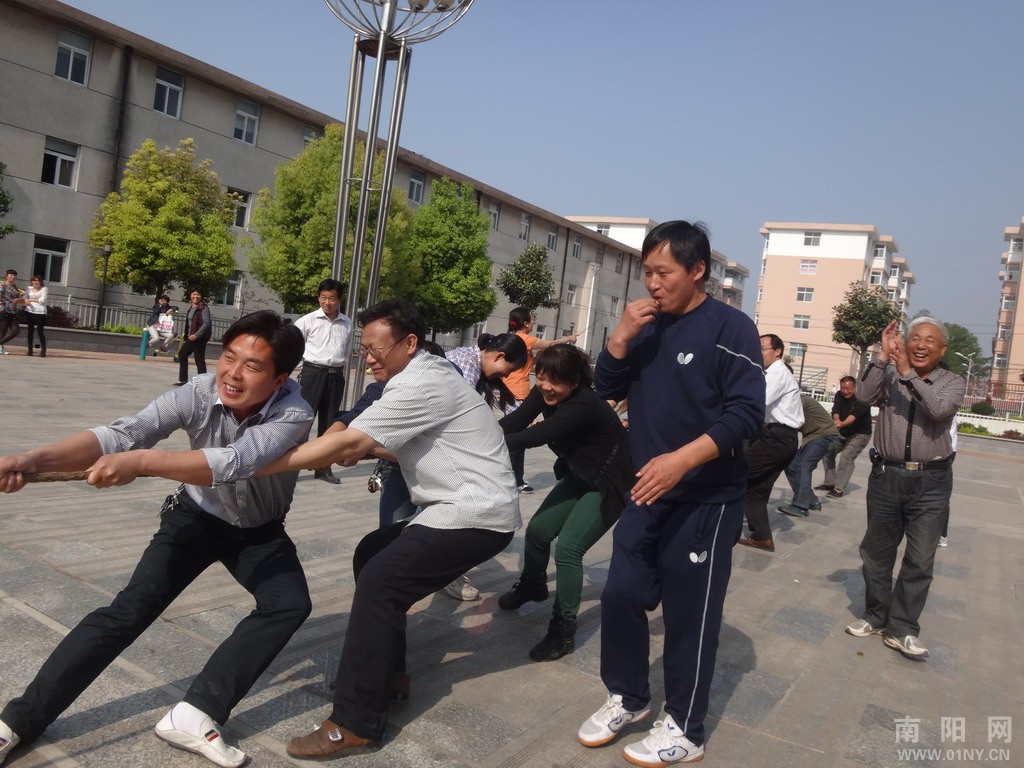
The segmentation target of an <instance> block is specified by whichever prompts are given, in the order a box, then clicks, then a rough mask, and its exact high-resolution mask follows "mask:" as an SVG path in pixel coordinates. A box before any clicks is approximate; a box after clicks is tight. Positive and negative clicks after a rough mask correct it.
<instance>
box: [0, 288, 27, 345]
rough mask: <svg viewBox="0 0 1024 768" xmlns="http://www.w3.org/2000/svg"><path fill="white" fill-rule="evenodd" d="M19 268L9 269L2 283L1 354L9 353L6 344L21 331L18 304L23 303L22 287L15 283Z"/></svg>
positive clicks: (0, 311) (0, 299) (0, 306)
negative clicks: (5, 347)
mask: <svg viewBox="0 0 1024 768" xmlns="http://www.w3.org/2000/svg"><path fill="white" fill-rule="evenodd" d="M17 279H18V270H16V269H8V270H7V274H6V275H5V276H4V281H3V282H2V283H0V355H9V354H10V352H8V351H7V350H6V349H4V345H5V344H6V343H7V342H8V341H10V340H11V339H13V338H14V337H15V336H17V335H18V333H19V332H20V331H21V326H20V325H18V304H21V303H22V301H21V289H20V288H19V287H18V286H17V285H15V281H16V280H17Z"/></svg>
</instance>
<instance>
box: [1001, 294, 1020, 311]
mask: <svg viewBox="0 0 1024 768" xmlns="http://www.w3.org/2000/svg"><path fill="white" fill-rule="evenodd" d="M1002 308H1003V309H1005V310H1007V311H1010V312H1012V311H1013V310H1015V309H1016V308H1017V300H1016V299H1014V298H1012V297H1010V296H1003V304H1002Z"/></svg>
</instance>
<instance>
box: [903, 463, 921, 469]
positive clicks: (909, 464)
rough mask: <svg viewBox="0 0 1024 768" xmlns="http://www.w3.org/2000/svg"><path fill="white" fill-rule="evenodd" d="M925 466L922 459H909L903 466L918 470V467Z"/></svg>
mask: <svg viewBox="0 0 1024 768" xmlns="http://www.w3.org/2000/svg"><path fill="white" fill-rule="evenodd" d="M923 467H924V465H923V464H922V463H921V462H920V461H908V462H907V463H906V464H905V465H904V466H903V468H904V469H910V470H918V469H922V468H923Z"/></svg>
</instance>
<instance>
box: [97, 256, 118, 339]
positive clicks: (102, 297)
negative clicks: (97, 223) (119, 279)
mask: <svg viewBox="0 0 1024 768" xmlns="http://www.w3.org/2000/svg"><path fill="white" fill-rule="evenodd" d="M113 251H114V246H112V245H111V244H110V243H109V242H108V243H106V244H105V245H104V246H103V281H102V282H101V283H100V306H99V308H97V310H96V330H97V331H99V330H102V328H103V305H104V303H105V300H106V298H107V266H108V265H109V264H110V254H111V253H113Z"/></svg>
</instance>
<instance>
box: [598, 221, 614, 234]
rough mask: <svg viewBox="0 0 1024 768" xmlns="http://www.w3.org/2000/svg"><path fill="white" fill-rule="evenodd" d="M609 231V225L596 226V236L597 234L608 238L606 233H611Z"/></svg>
mask: <svg viewBox="0 0 1024 768" xmlns="http://www.w3.org/2000/svg"><path fill="white" fill-rule="evenodd" d="M611 231H612V227H611V224H598V225H597V234H599V235H604V236H605V237H608V233H609V232H611Z"/></svg>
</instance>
